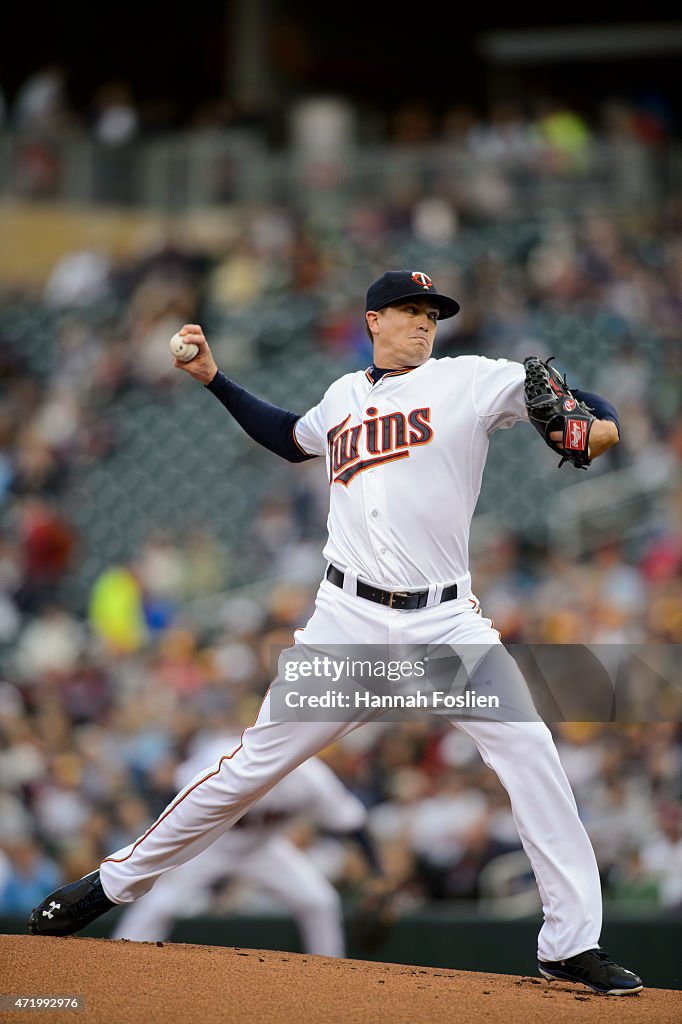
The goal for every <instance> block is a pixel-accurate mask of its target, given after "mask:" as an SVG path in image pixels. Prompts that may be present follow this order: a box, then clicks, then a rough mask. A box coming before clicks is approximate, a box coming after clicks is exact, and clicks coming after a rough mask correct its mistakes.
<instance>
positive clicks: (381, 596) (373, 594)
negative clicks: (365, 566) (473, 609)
mask: <svg viewBox="0 0 682 1024" xmlns="http://www.w3.org/2000/svg"><path fill="white" fill-rule="evenodd" d="M343 577H344V574H343V573H342V572H341V570H340V569H337V568H336V566H335V565H330V566H329V568H328V569H327V579H328V580H329V582H330V583H333V584H334V585H335V586H337V587H343ZM356 594H357V595H358V597H364V598H365V600H367V601H375V602H376V604H386V605H388V607H389V608H400V609H403V610H406V609H410V608H425V607H426V602H427V599H428V596H429V592H428V590H381V589H380V588H379V587H371V586H370V585H369V583H363V582H362V581H361V580H357V585H356ZM456 597H457V584H456V583H451V584H450V585H449V586H448V587H443V592H442V594H441V595H440V601H439V604H442V603H443V601H454V600H455V599H456Z"/></svg>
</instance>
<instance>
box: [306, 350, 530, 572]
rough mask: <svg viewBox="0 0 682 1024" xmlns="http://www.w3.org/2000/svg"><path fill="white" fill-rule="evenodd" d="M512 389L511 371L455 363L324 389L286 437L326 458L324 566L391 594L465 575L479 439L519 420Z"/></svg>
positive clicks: (480, 459) (481, 455)
mask: <svg viewBox="0 0 682 1024" xmlns="http://www.w3.org/2000/svg"><path fill="white" fill-rule="evenodd" d="M524 380H525V372H524V368H523V366H522V365H521V364H520V363H516V362H511V361H509V360H506V359H488V358H485V357H483V356H469V355H467V356H458V357H456V358H444V359H429V360H428V362H426V363H424V364H423V365H422V366H418V367H416V368H415V369H411V370H393V371H390V372H388V373H385V374H384V375H383V376H382V377H381V378H380V379H379V381H378V382H377V383H376V384H375V383H373V381H372V378H371V376H370V375H369V373H368V372H367V371H359V372H356V373H349V374H346V375H345V376H343V377H341V378H340V379H339V380H337V381H335V382H334V383H333V384H332V385H331V386H330V388H329V389H328V391H327V392H326V393H325V395H324V397H323V398H322V401H321V402H320V403H319V404H318V405H316V406H315V407H314V408H313V409H311V410H310V411H309V412H307V413H306V414H305V416H303V417H302V418H301V419H300V420H298V422H297V424H296V428H295V432H296V441H297V443H298V444H299V445H300V447H301V448H302V449H303V450H304V451H306V452H308V453H309V454H311V455H320V456H324V457H325V458H326V460H327V472H328V475H329V483H330V490H331V494H330V505H329V520H328V529H329V540H328V543H327V545H326V547H325V549H324V557H325V558H326V559H327V560H328V561H330V562H333V563H334V564H335V565H337V566H338V567H339V568H342V569H352V570H353V571H354V572H356V573H357V574H358V575H359V576H360V577H361V578H363V579H366V580H372V581H374V582H376V583H379V584H383V585H385V586H386V587H387V588H391V589H393V588H407V589H418V588H420V587H424V586H428V585H429V583H432V582H433V581H438V582H441V583H448V582H450V581H453V580H458V579H462V578H463V577H465V576H466V574H467V572H468V547H469V527H470V523H471V518H472V516H473V513H474V509H475V507H476V501H477V499H478V495H479V492H480V489H481V480H482V476H483V467H484V465H485V460H486V455H487V451H488V444H489V439H490V435H491V434H492V433H493V432H494V431H495V430H498V429H500V428H502V427H510V426H512V425H513V424H514V423H516V422H517V421H518V420H525V419H527V418H528V417H527V413H526V407H525V402H524V392H523V385H524ZM444 494H445V495H446V500H447V505H446V506H445V507H444V504H443V495H444Z"/></svg>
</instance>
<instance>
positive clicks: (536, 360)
mask: <svg viewBox="0 0 682 1024" xmlns="http://www.w3.org/2000/svg"><path fill="white" fill-rule="evenodd" d="M552 359H554V356H550V358H549V359H547V360H546V361H543V360H542V359H540V357H539V356H527V357H526V358H525V359H524V360H523V365H524V367H525V370H526V382H525V385H524V392H525V399H526V409H527V410H528V419H529V420H530V422H531V423H532V424H533V426H534V427H535V429H536V430H537V431H538V433H539V434H540V436H541V437H542V439H543V440H544V442H545V444H546V445H548V447H550V448H551V449H552V450H553V451H555V452H558V454H559V455H561V461H560V462H559V468H561V467H562V466H563V464H564V462H571V463H572V464H573V465H574V466H575V468H576V469H587V467H588V466H589V465H590V463H591V461H592V460H591V458H590V455H589V441H590V430H591V429H592V424H593V423H594V421H595V419H596V417H595V416H593V415H592V413H591V412H590V410H589V409H588V408H587V406H586V405H585V403H584V402H579V401H578V399H577V398H576V397H575V396H574V395H573V394H572V392H571V391H570V390H569V388H568V385H567V383H566V378H565V377H562V376H561V374H560V373H559V371H558V370H557V369H555V367H553V366H550V365H549V364H550V361H551V360H552ZM553 431H561V436H562V440H561V441H555V440H553V439H552V438H550V436H549V435H550V433H552V432H553Z"/></svg>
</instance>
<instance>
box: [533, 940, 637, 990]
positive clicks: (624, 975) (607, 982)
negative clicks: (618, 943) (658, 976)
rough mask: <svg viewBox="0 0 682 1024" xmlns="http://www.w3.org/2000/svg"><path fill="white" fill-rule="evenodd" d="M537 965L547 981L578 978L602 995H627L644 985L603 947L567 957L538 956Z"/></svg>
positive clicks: (577, 979) (574, 979)
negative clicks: (542, 957)
mask: <svg viewBox="0 0 682 1024" xmlns="http://www.w3.org/2000/svg"><path fill="white" fill-rule="evenodd" d="M538 969H539V971H540V974H541V975H542V977H543V978H547V980H548V981H579V982H581V984H583V985H587V987H588V988H591V989H592V991H593V992H597V993H598V994H599V995H603V996H629V995H632V994H633V993H635V992H641V991H642V989H643V988H644V984H643V982H642V979H641V978H638V977H637V975H636V974H633V973H632V971H626V970H625V968H624V967H619V965H618V964H616V963H614V962H613V960H612V959H611V957H610V956H609V954H608V953H607V952H606V950H605V949H599V948H597V949H588V950H586V951H585V952H584V953H578V954H577V956H571V957H569V958H568V960H551V961H543V960H538Z"/></svg>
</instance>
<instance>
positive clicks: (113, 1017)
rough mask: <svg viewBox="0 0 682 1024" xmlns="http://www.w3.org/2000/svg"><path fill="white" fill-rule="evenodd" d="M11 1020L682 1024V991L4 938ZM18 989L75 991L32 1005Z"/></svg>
mask: <svg viewBox="0 0 682 1024" xmlns="http://www.w3.org/2000/svg"><path fill="white" fill-rule="evenodd" d="M0 994H1V995H2V997H3V1002H2V1010H0V1020H2V1021H5V1020H7V1021H14V1020H16V1021H21V1020H26V1019H31V1020H33V1019H37V1020H40V1022H41V1024H50V1022H53V1021H54V1022H55V1024H66V1022H67V1021H69V1020H70V1021H72V1022H73V1024H86V1022H87V1024H90V1022H92V1024H104V1022H107V1024H133V1022H138V1021H139V1022H144V1024H212V1022H214V1021H215V1022H218V1021H220V1022H221V1024H224V1022H225V1021H229V1022H234V1024H251V1022H253V1024H262V1022H263V1021H267V1024H373V1022H377V1024H379V1022H382V1024H384V1022H386V1021H390V1022H391V1024H418V1022H423V1024H453V1021H456V1022H457V1024H481V1022H486V1024H487V1022H494V1021H500V1022H504V1024H517V1022H518V1024H521V1022H523V1024H546V1021H548V1020H551V1021H552V1022H553V1024H568V1022H571V1024H573V1022H575V1021H579V1022H581V1024H592V1022H595V1024H596V1022H597V1021H599V1022H600V1024H609V1022H611V1021H613V1022H614V1024H615V1022H616V1021H617V1022H618V1024H630V1022H635V1021H636V1022H640V1021H642V1022H644V1021H646V1024H679V1022H680V1021H682V991H674V990H668V989H645V990H644V991H643V992H641V993H640V994H638V995H635V996H623V997H615V996H595V995H593V994H592V993H591V992H590V991H589V990H588V989H586V988H584V987H583V986H582V985H568V984H564V983H560V982H551V983H548V982H546V981H543V980H541V979H540V978H531V977H514V976H511V975H505V974H483V973H480V974H479V973H478V972H475V973H472V972H467V971H453V970H443V969H440V968H438V969H436V968H426V967H409V966H404V965H402V964H379V963H372V962H367V961H362V960H333V959H327V958H326V957H320V956H309V955H305V954H299V953H281V952H272V951H269V950H254V949H236V948H231V947H227V946H195V945H186V944H180V943H146V942H145V943H138V942H126V941H122V942H120V941H119V942H116V941H113V940H111V939H88V938H80V937H78V936H72V937H69V938H48V937H44V936H29V935H0ZM7 996H14V997H24V998H30V997H32V998H34V999H36V998H39V997H42V998H45V997H65V996H74V997H79V998H80V999H81V1000H84V1003H85V1005H84V1008H81V1009H79V1010H73V1009H68V1010H65V1009H61V1010H51V1009H40V1010H37V1009H34V1010H31V1009H22V1010H14V1009H11V1008H10V1007H9V1006H8V1000H7V998H6V997H7Z"/></svg>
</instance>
